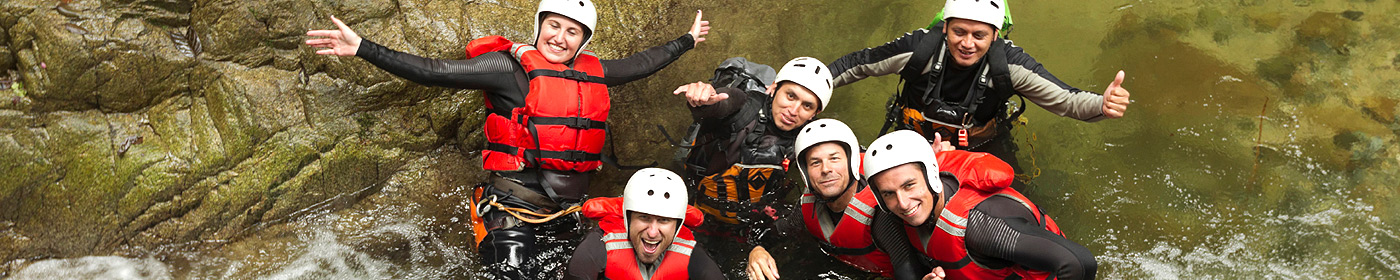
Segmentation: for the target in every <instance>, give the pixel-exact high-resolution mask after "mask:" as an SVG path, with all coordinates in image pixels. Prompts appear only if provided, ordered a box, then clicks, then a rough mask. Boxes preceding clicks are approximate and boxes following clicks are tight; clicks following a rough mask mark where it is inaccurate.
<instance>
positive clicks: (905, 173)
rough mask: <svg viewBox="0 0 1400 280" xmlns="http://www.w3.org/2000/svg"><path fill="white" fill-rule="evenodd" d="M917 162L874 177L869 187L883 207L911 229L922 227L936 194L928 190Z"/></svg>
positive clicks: (934, 205) (934, 201)
mask: <svg viewBox="0 0 1400 280" xmlns="http://www.w3.org/2000/svg"><path fill="white" fill-rule="evenodd" d="M918 165H919V163H917V162H916V163H906V164H904V165H900V166H897V167H895V168H891V169H889V170H885V171H883V172H880V173H879V174H875V176H874V177H871V178H870V184H871V185H874V186H875V195H879V196H880V201H881V202H882V203H884V205H885V208H887V209H889V210H890V212H893V213H894V214H895V216H898V217H899V218H900V219H902V220H904V223H906V224H909V225H911V226H917V225H922V224H924V222H925V221H928V219H929V217H931V216H932V215H933V213H934V212H935V211H943V209H935V208H939V207H941V205H937V204H938V201H937V200H938V194H935V193H933V192H930V191H929V188H928V184H929V183H928V180H927V177H925V176H924V171H923V169H922V168H920V167H919V166H918Z"/></svg>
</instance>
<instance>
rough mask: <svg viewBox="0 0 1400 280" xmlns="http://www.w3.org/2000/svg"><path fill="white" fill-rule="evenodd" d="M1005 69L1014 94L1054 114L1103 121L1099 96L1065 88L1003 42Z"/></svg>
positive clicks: (1009, 44)
mask: <svg viewBox="0 0 1400 280" xmlns="http://www.w3.org/2000/svg"><path fill="white" fill-rule="evenodd" d="M1006 46H1007V52H1006V56H1007V64H1009V65H1007V68H1008V69H1007V70H1009V71H1010V72H1011V83H1012V86H1013V87H1015V88H1014V89H1013V90H1015V91H1016V92H1017V93H1019V94H1021V96H1025V97H1026V99H1027V100H1030V102H1031V103H1035V104H1036V105H1040V107H1041V108H1045V110H1047V111H1050V112H1051V113H1055V114H1056V115H1060V116H1064V117H1071V118H1074V119H1078V120H1081V121H1086V122H1096V121H1100V120H1103V119H1104V118H1105V117H1104V115H1103V96H1101V95H1099V94H1098V93H1094V92H1089V91H1084V90H1080V89H1078V88H1075V87H1072V86H1069V85H1068V84H1065V83H1064V82H1062V81H1060V79H1059V78H1056V77H1055V75H1052V74H1050V71H1049V70H1046V69H1045V67H1044V66H1042V65H1041V64H1040V63H1039V62H1036V61H1035V58H1032V57H1031V56H1030V55H1029V54H1026V53H1025V52H1024V51H1022V49H1021V47H1017V46H1016V45H1014V44H1012V43H1011V42H1010V41H1007V44H1006Z"/></svg>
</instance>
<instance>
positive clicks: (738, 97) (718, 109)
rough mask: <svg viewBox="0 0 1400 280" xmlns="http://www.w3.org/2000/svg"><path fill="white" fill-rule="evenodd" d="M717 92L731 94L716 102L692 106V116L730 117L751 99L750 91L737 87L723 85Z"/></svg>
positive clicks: (708, 117)
mask: <svg viewBox="0 0 1400 280" xmlns="http://www.w3.org/2000/svg"><path fill="white" fill-rule="evenodd" d="M715 92H716V93H725V94H729V98H728V99H725V100H720V101H719V102H716V103H715V104H710V105H705V106H700V107H690V116H691V117H694V118H695V119H697V120H700V119H718V118H724V117H728V116H729V115H732V114H734V113H735V112H739V109H740V108H744V103H745V102H746V101H747V100H748V99H749V98H748V97H749V96H748V93H745V92H744V91H743V90H741V89H737V88H731V87H722V88H717V89H715ZM681 98H685V97H681Z"/></svg>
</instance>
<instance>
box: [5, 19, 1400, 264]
mask: <svg viewBox="0 0 1400 280" xmlns="http://www.w3.org/2000/svg"><path fill="white" fill-rule="evenodd" d="M607 2H613V3H608V4H603V5H618V3H616V1H607ZM825 2H827V3H809V1H782V2H777V3H769V2H763V3H760V2H755V1H705V2H703V3H690V4H686V5H688V6H685V7H683V8H685V9H689V8H693V7H698V8H702V9H705V11H706V15H707V17H708V18H710V20H712V21H713V22H714V25H715V27H714V34H713V35H712V36H711V37H710V41H707V42H705V43H703V44H702V46H701V48H700V49H697V50H695V51H692V53H691V54H688V55H687V57H685V58H684V59H682V60H681V61H680V62H679V63H677V64H676V65H673V66H672V67H671V69H668V70H667V71H664V72H662V73H661V74H659V75H658V76H657V77H653V78H651V79H653V80H656V81H675V84H680V83H682V82H683V81H694V80H700V79H705V78H708V76H709V68H710V67H713V65H714V64H716V63H718V62H719V61H720V60H722V59H723V58H725V57H730V56H746V57H749V58H750V59H751V60H754V61H757V62H761V63H767V64H772V65H780V64H781V63H782V62H783V61H786V60H787V59H788V58H791V57H795V56H814V57H817V58H820V59H822V60H824V61H828V62H830V60H833V59H835V58H837V57H839V56H840V55H842V54H844V53H847V52H850V51H853V50H858V49H860V48H864V47H870V46H875V45H878V44H882V43H884V42H887V41H889V40H891V39H893V38H896V37H897V36H899V35H901V34H903V33H904V32H906V31H909V30H912V29H915V28H918V27H921V26H924V25H926V24H927V23H928V22H929V20H930V17H931V15H933V14H934V13H935V12H937V11H936V10H937V8H938V4H937V3H929V2H940V1H907V0H905V1H893V0H873V1H825ZM1397 3H1400V2H1398V1H1389V0H1357V1H1322V0H1291V1H1285V0H1276V1H1269V0H1241V1H1104V0H1092V1H1074V2H1073V3H1068V2H1064V1H1014V2H1013V3H1011V5H1012V11H1013V13H1014V16H1015V20H1016V23H1017V25H1016V28H1015V31H1014V32H1013V33H1012V34H1011V37H1012V38H1013V39H1014V40H1015V42H1016V44H1017V45H1019V46H1022V47H1024V48H1025V49H1026V50H1027V52H1029V53H1030V54H1032V55H1034V56H1035V57H1036V58H1037V59H1038V60H1039V61H1040V62H1042V63H1044V64H1045V65H1046V66H1047V68H1049V69H1050V70H1051V71H1052V72H1054V73H1055V74H1056V75H1057V76H1058V77H1059V78H1061V79H1062V80H1064V81H1066V82H1068V83H1070V84H1071V85H1075V86H1078V87H1081V88H1084V89H1088V90H1093V91H1102V90H1103V88H1104V87H1105V86H1106V85H1107V84H1108V82H1110V81H1111V80H1112V77H1113V73H1114V72H1116V71H1118V70H1120V69H1121V70H1125V71H1127V74H1128V79H1127V80H1126V82H1125V83H1124V86H1125V87H1126V88H1128V89H1129V90H1131V91H1132V94H1133V98H1132V99H1133V102H1134V103H1133V104H1132V106H1131V109H1130V110H1129V111H1128V115H1127V117H1126V118H1123V119H1118V120H1108V121H1103V122H1099V123H1083V122H1079V121H1075V120H1072V119H1068V118H1062V117H1058V116H1054V115H1052V114H1049V113H1047V112H1046V111H1044V110H1042V109H1039V108H1036V107H1035V106H1030V108H1031V109H1030V110H1029V112H1028V113H1027V117H1028V119H1029V124H1028V125H1025V126H1022V127H1021V128H1018V129H1016V131H1015V132H1014V133H1015V134H1016V141H1017V143H1018V144H1019V146H1020V148H1021V150H1020V152H1019V153H1018V154H1017V157H1018V158H1019V159H1020V162H1021V167H1022V170H1019V172H1020V173H1021V175H1022V178H1023V179H1025V180H1027V182H1028V186H1029V187H1028V188H1026V189H1025V190H1024V192H1025V193H1026V194H1027V195H1028V196H1029V197H1030V198H1031V199H1032V200H1034V201H1036V202H1037V203H1038V204H1040V205H1041V206H1042V207H1043V208H1044V209H1046V210H1047V211H1048V212H1049V213H1050V214H1051V215H1052V216H1053V217H1055V219H1056V220H1057V221H1058V222H1059V224H1060V225H1061V226H1062V227H1064V228H1065V231H1066V234H1067V235H1068V236H1069V237H1070V238H1071V239H1072V240H1074V241H1077V242H1079V243H1081V244H1084V245H1085V246H1086V247H1088V248H1089V249H1090V250H1091V251H1093V252H1094V253H1095V255H1096V256H1097V258H1098V261H1099V263H1100V265H1099V270H1100V271H1099V275H1100V276H1101V277H1104V278H1112V279H1117V278H1158V279H1175V278H1246V279H1250V278H1319V279H1332V278H1347V279H1355V278H1375V279H1395V278H1400V215H1397V214H1400V213H1397V211H1400V210H1396V209H1395V208H1394V205H1400V198H1398V196H1397V188H1396V187H1395V184H1396V183H1395V182H1396V180H1397V179H1400V175H1397V168H1398V167H1397V166H1400V165H1397V161H1400V156H1398V155H1400V150H1397V147H1396V143H1397V135H1400V119H1398V118H1397V115H1400V107H1397V106H1396V104H1397V100H1400V93H1398V92H1397V88H1400V74H1397V73H1400V71H1397V70H1398V69H1397V68H1400V55H1397V52H1398V51H1400V44H1397V41H1396V38H1400V28H1397V27H1396V26H1400V9H1397V7H1396V6H1397V5H1398V4H1397ZM677 14H685V13H679V12H678V13H677ZM680 18H681V19H684V18H685V17H683V16H682V17H680ZM607 20H608V19H604V20H603V23H602V24H603V25H604V26H607V25H609V24H618V23H615V22H608V21H607ZM677 21H678V22H680V21H682V20H677ZM619 29H624V30H626V29H627V28H619ZM676 29H677V30H679V28H676ZM617 37H624V36H622V35H619V36H617ZM603 39H606V37H603ZM895 83H896V79H895V78H894V77H881V78H872V79H868V80H866V81H862V82H860V83H857V84H854V85H852V86H849V87H845V88H841V89H838V90H837V91H836V94H835V98H836V101H835V102H833V105H832V107H831V109H830V110H829V111H828V112H824V113H822V115H820V117H832V118H839V119H842V120H844V121H846V122H848V123H851V124H852V126H853V127H855V128H856V130H857V134H858V135H859V136H860V137H861V138H862V140H863V141H862V142H863V143H869V142H870V141H871V140H873V137H874V136H875V133H876V130H878V128H879V126H880V121H881V119H880V116H881V115H882V114H883V113H882V112H881V108H882V106H883V104H884V102H885V100H886V99H887V98H888V97H889V95H890V94H891V93H892V91H893V89H894V87H895ZM651 84H656V83H655V82H653V83H651ZM634 87H635V86H634ZM669 89H670V88H660V89H636V88H632V90H640V91H650V92H659V91H668V90H669ZM676 102H677V103H681V102H682V101H680V100H679V99H677V100H676ZM677 117H680V116H677ZM610 181H620V179H617V178H613V179H612V180H610ZM392 184H393V182H391V186H388V187H385V189H384V190H383V192H386V193H393V187H392ZM619 192H620V187H614V188H612V189H601V190H597V191H595V193H599V194H616V193H619ZM463 193H464V190H463V189H461V188H458V189H454V190H453V191H450V192H449V195H446V196H444V197H443V199H444V200H446V201H456V200H454V199H460V197H461V195H462V194H463ZM462 211H463V208H461V206H460V205H457V204H453V203H444V204H441V205H411V206H408V207H403V206H402V205H383V206H377V207H376V206H369V207H357V208H354V209H351V210H346V211H338V212H334V213H316V214H313V215H310V216H308V217H305V218H303V219H301V220H297V221H292V222H289V223H286V224H282V225H275V226H271V227H268V228H267V229H265V230H264V231H263V232H259V233H258V234H254V236H252V237H250V238H247V239H245V240H240V241H239V242H235V243H230V244H228V245H226V246H206V245H208V244H172V245H170V246H169V248H159V249H155V250H152V253H151V254H149V256H141V257H131V258H127V257H115V256H91V257H82V258H74V259H58V260H44V261H38V262H34V263H32V264H29V265H28V266H27V267H26V268H25V269H23V270H21V271H19V272H17V273H16V274H14V275H12V276H14V277H15V278H16V279H30V278H116V279H164V278H204V279H212V278H230V277H231V278H270V279H306V278H336V279H340V278H475V277H473V276H474V275H479V273H480V270H481V268H480V267H479V266H478V265H476V264H475V254H474V253H473V252H472V251H471V247H470V245H469V244H470V238H469V236H468V235H467V232H469V231H468V230H467V229H466V228H465V227H464V226H461V225H460V224H461V223H460V220H456V219H457V218H458V217H460V215H461V213H462ZM214 243H218V242H214ZM798 244H801V243H798ZM806 244H808V245H807V246H802V245H797V246H796V247H795V248H788V249H791V252H796V253H791V254H790V255H789V256H777V257H778V258H779V260H780V263H779V266H780V268H781V269H782V270H783V272H782V275H783V276H785V278H787V279H808V278H858V279H859V278H868V277H869V276H868V275H864V274H860V273H857V272H854V271H853V270H851V269H849V268H845V267H842V266H841V265H839V264H838V263H837V262H835V261H832V260H830V258H827V257H824V256H818V255H813V254H817V253H815V252H816V250H817V249H816V248H815V247H816V246H812V245H814V244H811V243H806ZM214 245H217V244H214ZM209 248H217V249H209ZM717 250H719V249H717ZM717 252H718V254H719V255H720V256H718V257H720V258H721V259H725V260H727V261H723V262H722V265H726V267H725V269H726V271H730V272H733V273H738V271H741V270H742V269H741V268H738V267H735V266H734V265H735V264H737V263H738V262H740V261H742V259H743V258H744V255H743V252H741V251H734V250H721V251H717ZM546 254H547V256H546V258H547V259H551V260H559V259H560V258H561V256H564V255H567V254H568V252H547V253H546ZM555 268H557V267H555Z"/></svg>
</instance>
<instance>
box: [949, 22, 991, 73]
mask: <svg viewBox="0 0 1400 280" xmlns="http://www.w3.org/2000/svg"><path fill="white" fill-rule="evenodd" d="M943 33H944V34H946V36H947V39H948V40H947V41H948V52H949V53H951V54H952V55H953V61H954V62H957V63H958V66H962V67H969V66H972V64H975V63H977V61H978V60H981V59H982V57H983V56H986V55H987V48H989V47H990V46H991V45H992V41H995V40H996V34H997V30H996V29H995V28H992V25H991V24H987V23H984V22H980V21H973V20H966V19H960V18H950V19H948V22H947V24H945V25H944V26H943Z"/></svg>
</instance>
